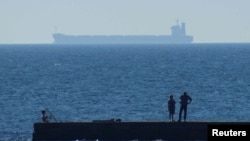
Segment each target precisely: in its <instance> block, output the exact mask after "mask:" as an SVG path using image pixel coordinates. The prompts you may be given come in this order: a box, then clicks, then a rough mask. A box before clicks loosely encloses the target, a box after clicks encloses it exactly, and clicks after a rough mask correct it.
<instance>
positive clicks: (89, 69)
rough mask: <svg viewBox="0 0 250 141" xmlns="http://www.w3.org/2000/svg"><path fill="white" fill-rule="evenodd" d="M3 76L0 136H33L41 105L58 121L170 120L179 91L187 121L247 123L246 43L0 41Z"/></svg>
mask: <svg viewBox="0 0 250 141" xmlns="http://www.w3.org/2000/svg"><path fill="white" fill-rule="evenodd" d="M0 73H1V74H0V81H1V83H0V90H1V92H0V93H1V94H0V107H1V110H0V120H1V122H0V140H31V139H32V132H33V123H35V122H40V121H41V120H40V112H41V110H42V109H45V108H47V109H49V111H50V112H51V113H52V114H53V115H54V116H55V118H56V119H57V121H91V120H98V119H111V118H120V119H122V120H125V121H137V120H143V121H152V120H153V121H155V120H166V121H167V120H168V113H167V98H168V96H169V95H170V94H173V95H174V99H175V100H176V101H178V100H179V96H180V95H181V93H182V92H183V91H187V92H188V94H189V95H190V96H191V97H192V98H193V101H192V103H191V104H190V105H189V109H188V117H187V120H188V121H197V120H198V121H201V120H209V121H249V120H250V110H249V109H250V102H249V99H250V44H191V45H0ZM176 107H177V109H176V115H175V119H177V117H178V112H179V111H178V110H179V103H178V102H177V104H176Z"/></svg>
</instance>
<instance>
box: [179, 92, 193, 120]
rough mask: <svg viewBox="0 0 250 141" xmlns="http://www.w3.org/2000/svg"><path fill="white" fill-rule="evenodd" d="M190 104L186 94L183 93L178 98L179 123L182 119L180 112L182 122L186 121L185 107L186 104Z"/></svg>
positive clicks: (190, 100)
mask: <svg viewBox="0 0 250 141" xmlns="http://www.w3.org/2000/svg"><path fill="white" fill-rule="evenodd" d="M191 102H192V98H191V97H190V96H189V95H188V94H187V92H183V94H182V95H181V96H180V112H179V120H178V121H179V122H180V121H181V118H182V112H184V121H186V117H187V107H188V104H190V103H191Z"/></svg>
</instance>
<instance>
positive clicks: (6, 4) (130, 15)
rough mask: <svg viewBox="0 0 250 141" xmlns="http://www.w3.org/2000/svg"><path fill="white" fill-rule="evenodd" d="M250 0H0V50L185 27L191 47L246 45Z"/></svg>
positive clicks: (165, 32) (249, 34)
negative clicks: (58, 38) (57, 36)
mask: <svg viewBox="0 0 250 141" xmlns="http://www.w3.org/2000/svg"><path fill="white" fill-rule="evenodd" d="M249 6H250V0H0V19H1V23H0V44H18V43H23V44H33V43H53V36H52V34H54V33H63V34H66V35H169V34H170V33H171V30H170V27H171V26H172V25H175V24H176V22H177V19H178V21H179V23H181V22H185V23H186V33H187V34H188V35H192V36H193V37H194V43H223V42H230V43H231V42H233V43H235V42H250V18H249V13H250V8H249Z"/></svg>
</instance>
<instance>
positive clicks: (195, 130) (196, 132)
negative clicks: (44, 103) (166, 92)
mask: <svg viewBox="0 0 250 141" xmlns="http://www.w3.org/2000/svg"><path fill="white" fill-rule="evenodd" d="M234 124H235V125H250V123H249V122H166V121H157V122H154V121H147V122H144V121H135V122H126V121H119V120H117V121H116V120H115V121H113V120H100V121H92V122H54V123H34V132H33V141H44V140H46V141H49V140H51V141H56V140H57V141H58V140H68V141H69V140H83V139H84V140H97V139H98V140H116V141H118V140H123V141H124V140H157V139H161V140H168V141H187V140H188V141H195V140H199V141H207V140H208V133H209V131H208V126H209V125H234Z"/></svg>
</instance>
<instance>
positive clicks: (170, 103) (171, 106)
mask: <svg viewBox="0 0 250 141" xmlns="http://www.w3.org/2000/svg"><path fill="white" fill-rule="evenodd" d="M168 112H169V121H170V122H173V121H174V114H175V100H174V97H173V95H170V96H169V99H168Z"/></svg>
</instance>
